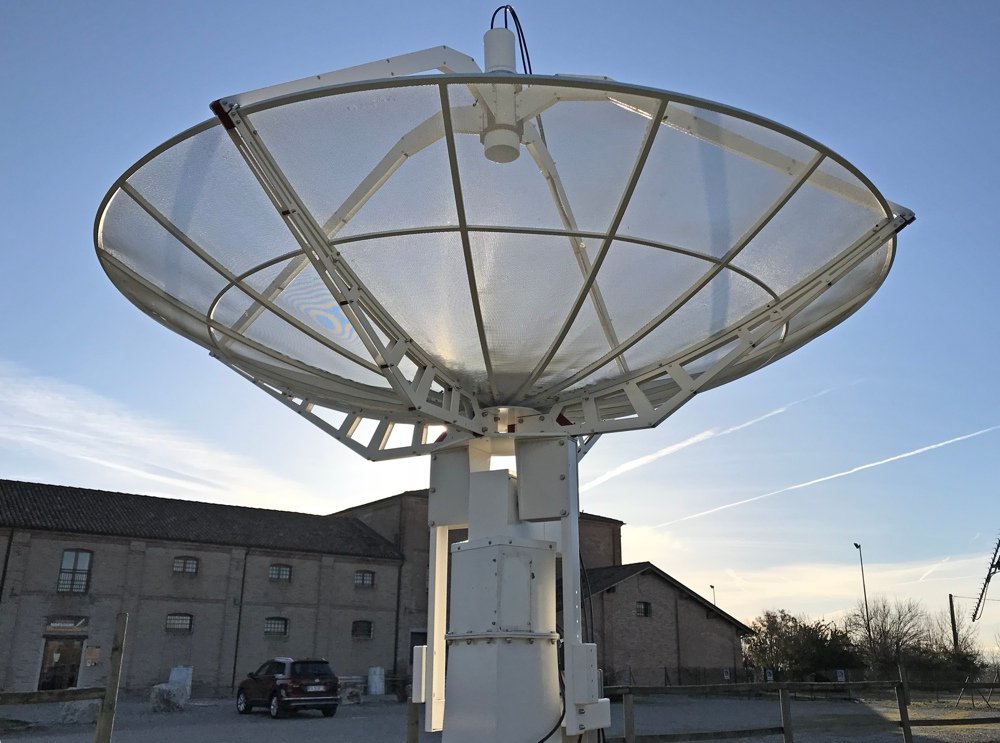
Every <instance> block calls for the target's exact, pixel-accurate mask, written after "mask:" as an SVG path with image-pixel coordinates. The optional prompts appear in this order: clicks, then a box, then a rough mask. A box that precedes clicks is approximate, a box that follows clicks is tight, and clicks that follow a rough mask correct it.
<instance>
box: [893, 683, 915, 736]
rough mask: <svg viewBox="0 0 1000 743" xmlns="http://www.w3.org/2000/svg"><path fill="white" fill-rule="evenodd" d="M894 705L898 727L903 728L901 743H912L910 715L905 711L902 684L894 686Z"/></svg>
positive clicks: (904, 690)
mask: <svg viewBox="0 0 1000 743" xmlns="http://www.w3.org/2000/svg"><path fill="white" fill-rule="evenodd" d="M896 705H897V706H898V707H899V726H900V727H901V728H903V743H913V731H912V730H911V729H910V713H909V712H907V710H906V689H904V688H903V685H902V684H896Z"/></svg>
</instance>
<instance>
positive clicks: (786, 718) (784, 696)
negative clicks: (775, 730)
mask: <svg viewBox="0 0 1000 743" xmlns="http://www.w3.org/2000/svg"><path fill="white" fill-rule="evenodd" d="M778 702H779V703H780V704H781V734H782V735H783V736H784V738H783V739H782V740H783V743H794V740H795V738H794V736H793V733H792V703H791V701H790V700H789V698H788V689H784V688H782V689H778Z"/></svg>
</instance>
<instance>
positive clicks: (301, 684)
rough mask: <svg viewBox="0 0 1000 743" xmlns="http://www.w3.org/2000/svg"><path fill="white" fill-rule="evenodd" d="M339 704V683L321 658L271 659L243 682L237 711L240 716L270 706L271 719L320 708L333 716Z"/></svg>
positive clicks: (238, 696)
mask: <svg viewBox="0 0 1000 743" xmlns="http://www.w3.org/2000/svg"><path fill="white" fill-rule="evenodd" d="M339 702H340V682H339V681H338V680H337V677H336V676H335V675H334V674H333V671H332V670H331V669H330V664H329V663H327V662H326V661H325V660H323V659H322V658H272V659H271V660H269V661H267V662H266V663H265V664H264V665H262V666H261V667H260V668H258V669H257V670H256V671H254V672H253V673H248V674H247V677H246V678H245V679H243V681H241V682H240V687H239V690H238V691H237V692H236V709H237V711H238V712H239V713H240V714H241V715H245V714H247V713H248V712H250V711H251V710H252V709H253V708H254V707H267V711H268V712H269V713H270V715H271V717H275V718H277V717H284V716H285V715H286V714H288V712H290V711H292V710H298V709H318V710H319V711H320V712H322V713H323V717H333V716H334V715H335V714H336V713H337V704H338V703H339Z"/></svg>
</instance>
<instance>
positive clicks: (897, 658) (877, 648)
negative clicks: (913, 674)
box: [845, 595, 928, 675]
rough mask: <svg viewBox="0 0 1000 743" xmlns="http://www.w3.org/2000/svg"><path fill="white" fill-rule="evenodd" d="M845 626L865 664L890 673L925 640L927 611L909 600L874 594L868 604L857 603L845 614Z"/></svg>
mask: <svg viewBox="0 0 1000 743" xmlns="http://www.w3.org/2000/svg"><path fill="white" fill-rule="evenodd" d="M845 627H846V629H847V631H848V632H849V633H850V634H851V637H852V638H853V639H854V642H855V644H856V645H857V647H858V650H859V652H860V653H861V655H862V657H864V659H865V661H866V662H867V664H868V667H869V668H871V669H872V670H873V671H875V672H876V673H878V674H880V675H889V674H894V673H895V672H896V669H897V667H898V665H899V663H900V662H902V660H903V657H904V656H905V655H906V654H908V653H911V652H916V651H918V650H919V649H920V648H921V647H922V646H926V645H927V642H928V622H927V612H925V611H924V609H923V607H922V606H921V605H920V603H919V602H917V601H914V600H912V599H906V600H900V599H896V600H895V601H892V602H890V601H889V599H888V598H886V597H885V596H882V595H879V596H875V597H874V598H873V599H872V600H871V601H870V602H869V605H868V613H867V617H866V613H865V605H864V603H863V602H860V601H859V602H858V604H857V606H855V608H854V609H853V610H852V611H851V612H850V614H848V615H847V617H846V619H845Z"/></svg>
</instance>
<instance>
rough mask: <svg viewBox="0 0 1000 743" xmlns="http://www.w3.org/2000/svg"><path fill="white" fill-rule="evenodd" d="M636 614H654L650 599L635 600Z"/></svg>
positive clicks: (641, 615)
mask: <svg viewBox="0 0 1000 743" xmlns="http://www.w3.org/2000/svg"><path fill="white" fill-rule="evenodd" d="M635 615H636V616H637V617H651V616H653V605H652V604H651V603H649V602H648V601H636V602H635Z"/></svg>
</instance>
